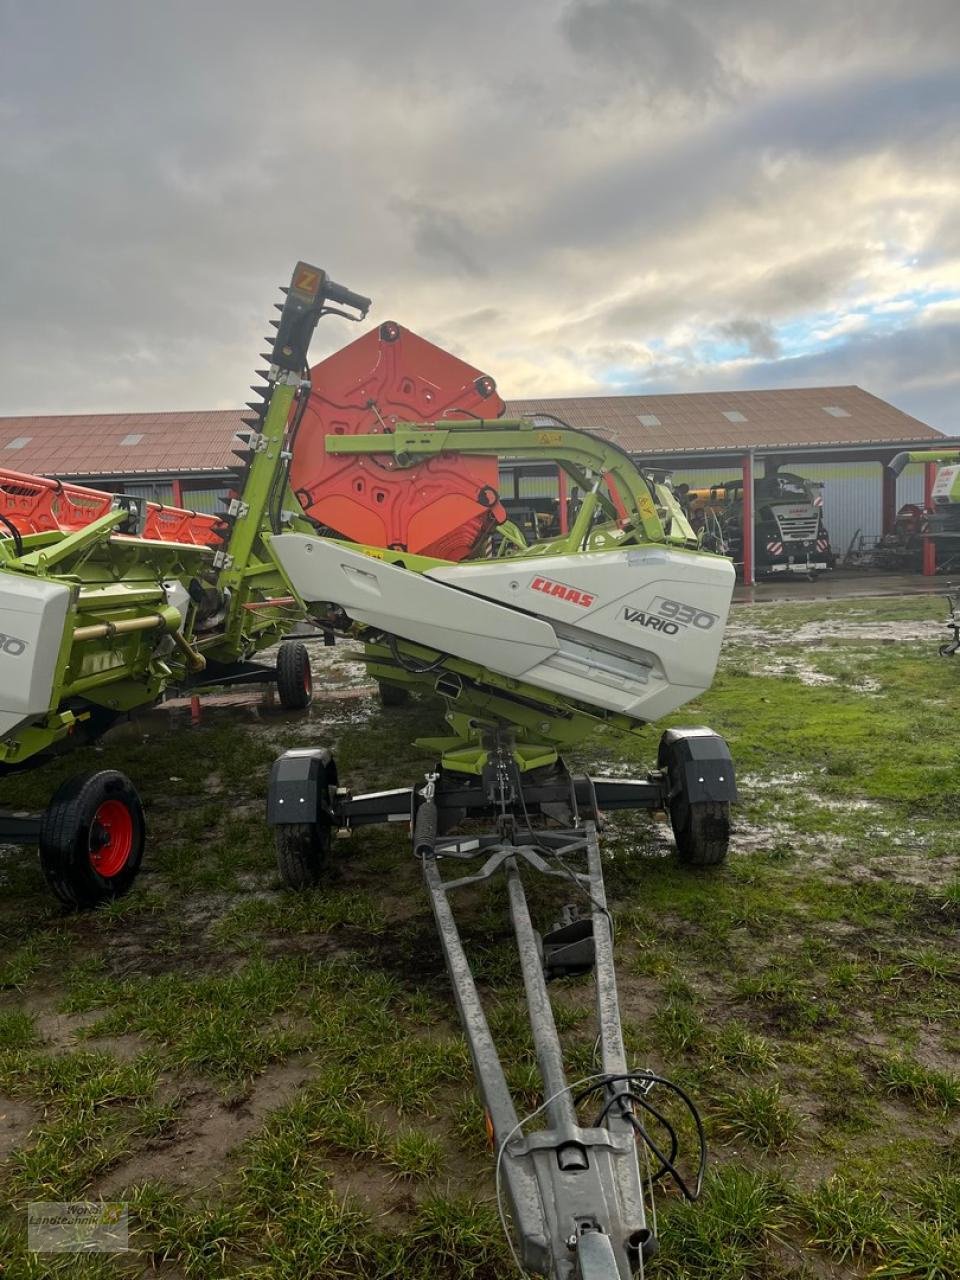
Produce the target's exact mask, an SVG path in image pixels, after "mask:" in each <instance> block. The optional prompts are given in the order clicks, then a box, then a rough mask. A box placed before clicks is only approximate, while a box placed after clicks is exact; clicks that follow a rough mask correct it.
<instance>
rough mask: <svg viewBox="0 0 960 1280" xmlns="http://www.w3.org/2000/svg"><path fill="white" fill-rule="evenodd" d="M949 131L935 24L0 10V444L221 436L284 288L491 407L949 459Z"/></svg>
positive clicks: (732, 7)
mask: <svg viewBox="0 0 960 1280" xmlns="http://www.w3.org/2000/svg"><path fill="white" fill-rule="evenodd" d="M958 126H960V2H958V0H525V2H524V0H482V2H481V3H477V2H476V0H472V2H471V3H462V2H459V0H272V3H268V2H265V0H259V2H258V3H256V4H254V3H249V2H248V0H0V188H2V192H3V196H2V204H0V230H2V253H0V297H2V310H0V325H2V333H0V363H2V374H3V377H2V387H3V391H2V393H0V414H11V413H47V412H85V411H86V412H90V411H114V410H116V411H121V410H147V409H194V408H197V409H199V408H215V407H227V406H234V405H237V404H240V403H242V402H243V401H244V400H245V399H246V388H247V385H248V384H249V383H250V382H251V381H252V380H253V379H252V371H253V369H254V368H256V367H257V365H258V364H259V363H260V362H259V360H258V358H257V352H258V351H260V350H262V343H261V342H260V335H261V334H263V333H265V332H266V325H265V321H266V319H267V318H268V317H269V316H270V315H272V314H274V313H273V312H272V310H271V306H272V303H273V302H274V300H275V297H276V288H277V286H278V285H279V284H281V283H283V282H285V281H286V279H287V278H288V277H289V274H290V270H291V268H292V265H293V263H294V262H295V261H296V259H297V258H305V259H307V260H309V261H313V262H315V263H316V264H318V265H320V266H323V267H325V268H327V269H328V270H329V272H330V274H331V275H333V276H334V277H335V278H336V279H338V280H340V281H342V282H344V283H346V284H348V285H349V286H351V287H352V288H354V289H357V290H359V291H360V292H362V293H368V294H370V295H372V296H373V298H374V300H375V307H374V311H373V313H372V316H371V319H372V320H375V321H380V320H383V319H388V318H389V319H395V320H399V321H400V322H401V323H404V324H406V325H409V326H410V327H411V328H413V329H416V330H418V331H419V332H421V333H423V334H425V336H427V337H429V338H431V339H433V340H434V341H437V342H440V343H441V344H443V345H445V346H447V347H450V348H451V349H453V350H455V351H456V352H458V353H459V354H462V355H463V356H465V357H466V358H468V359H470V360H471V361H473V362H474V363H475V364H477V365H479V366H480V367H481V368H483V369H484V370H486V371H488V372H490V373H491V374H493V375H494V377H495V378H496V379H497V382H498V384H499V386H500V389H501V391H502V392H503V393H504V394H505V395H507V396H525V395H534V394H538V393H539V394H555V395H568V394H569V395H577V394H607V393H611V392H620V391H623V392H627V391H629V392H648V391H684V390H711V389H722V388H727V387H775V386H784V385H815V384H840V383H858V384H860V385H861V386H864V387H866V388H867V389H868V390H871V391H873V392H875V393H876V394H878V395H881V396H884V397H885V398H888V399H890V400H892V401H893V402H894V403H895V404H897V405H899V406H900V407H901V408H903V409H906V410H907V411H908V412H911V413H914V414H916V415H917V416H918V417H920V418H922V419H924V420H925V421H928V422H930V423H931V424H932V425H934V426H939V427H941V428H942V429H945V430H952V431H957V432H960V127H958ZM359 332H360V330H358V329H356V328H354V327H352V326H349V325H347V324H346V322H344V321H339V320H331V321H327V322H326V323H325V327H323V326H322V328H321V331H320V332H318V337H317V341H316V344H315V348H314V351H315V352H316V353H317V354H322V353H323V352H325V351H328V350H332V349H334V348H335V347H337V346H340V345H342V344H343V343H344V342H345V341H348V340H349V339H351V338H353V337H355V336H356V335H357V334H358V333H359Z"/></svg>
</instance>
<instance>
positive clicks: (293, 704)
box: [277, 640, 313, 711]
mask: <svg viewBox="0 0 960 1280" xmlns="http://www.w3.org/2000/svg"><path fill="white" fill-rule="evenodd" d="M277 693H278V694H279V696H280V705H281V707H283V708H284V710H286V711H305V710H306V709H307V707H309V705H310V703H311V702H312V701H313V676H312V674H311V671H310V654H309V653H308V652H307V646H306V645H305V644H303V643H302V642H301V641H300V640H287V641H286V642H285V643H284V644H282V645H281V646H280V652H279V654H278V655H277Z"/></svg>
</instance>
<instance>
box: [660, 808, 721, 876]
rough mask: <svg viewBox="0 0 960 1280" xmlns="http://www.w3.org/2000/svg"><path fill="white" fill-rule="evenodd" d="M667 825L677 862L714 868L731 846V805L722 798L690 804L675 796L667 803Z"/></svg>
mask: <svg viewBox="0 0 960 1280" xmlns="http://www.w3.org/2000/svg"><path fill="white" fill-rule="evenodd" d="M670 824H671V826H672V827H673V836H674V839H675V840H676V842H677V853H678V854H679V857H680V861H681V862H686V863H688V864H689V865H690V866H692V867H716V866H719V864H720V863H721V862H723V860H724V859H725V858H726V856H727V849H728V847H729V845H730V805H729V804H728V803H727V801H725V800H700V801H697V802H695V803H693V804H690V803H689V802H688V801H687V800H686V799H685V797H683V796H677V798H676V800H674V802H673V804H672V805H671V806H670Z"/></svg>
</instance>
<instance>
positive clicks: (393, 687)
mask: <svg viewBox="0 0 960 1280" xmlns="http://www.w3.org/2000/svg"><path fill="white" fill-rule="evenodd" d="M377 689H378V690H379V691H380V705H381V706H382V707H405V706H406V705H407V703H408V702H409V701H410V693H409V691H408V690H407V689H404V688H403V686H402V685H399V684H388V683H387V681H386V680H378V681H377Z"/></svg>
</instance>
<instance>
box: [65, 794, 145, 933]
mask: <svg viewBox="0 0 960 1280" xmlns="http://www.w3.org/2000/svg"><path fill="white" fill-rule="evenodd" d="M145 840H146V825H145V823H144V820H143V806H142V805H141V803H140V797H139V796H138V795H137V792H136V788H135V787H134V785H133V783H132V782H131V781H130V779H129V778H128V777H127V776H126V774H123V773H118V772H117V771H116V770H115V769H101V770H99V771H98V772H97V773H85V774H79V775H78V776H77V777H74V778H68V779H67V781H66V782H64V783H63V785H62V786H60V787H59V788H58V790H57V791H56V792H55V793H54V796H53V799H52V800H51V801H50V803H49V805H47V808H46V810H45V812H44V814H43V819H42V821H41V825H40V866H41V868H42V870H43V874H44V875H45V876H46V879H47V884H48V885H49V886H50V888H51V889H52V890H53V892H54V893H55V894H56V895H57V897H58V898H59V899H60V901H61V902H63V903H66V905H67V906H68V907H74V908H76V907H96V906H99V904H100V903H102V902H111V901H113V900H114V899H115V898H122V897H123V895H124V894H125V893H126V892H127V891H128V890H129V889H130V887H131V886H132V884H133V882H134V880H136V878H137V873H138V872H139V870H140V865H141V863H142V862H143V848H144V843H145Z"/></svg>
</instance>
